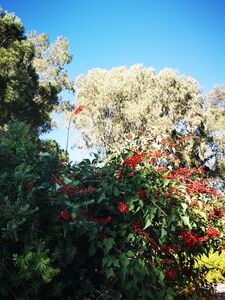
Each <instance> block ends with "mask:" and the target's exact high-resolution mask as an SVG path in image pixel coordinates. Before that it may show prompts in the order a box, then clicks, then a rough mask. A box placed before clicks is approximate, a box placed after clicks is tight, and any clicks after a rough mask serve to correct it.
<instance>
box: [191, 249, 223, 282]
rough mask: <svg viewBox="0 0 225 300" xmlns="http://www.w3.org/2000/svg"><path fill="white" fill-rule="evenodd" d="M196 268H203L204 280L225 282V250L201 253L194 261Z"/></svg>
mask: <svg viewBox="0 0 225 300" xmlns="http://www.w3.org/2000/svg"><path fill="white" fill-rule="evenodd" d="M196 265H197V267H198V268H202V269H205V271H206V276H205V278H206V280H207V281H209V282H217V283H218V282H220V283H225V251H224V250H223V251H216V252H210V253H209V255H208V256H206V255H204V254H203V255H202V256H201V257H200V258H199V260H197V263H196Z"/></svg>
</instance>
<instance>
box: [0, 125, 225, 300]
mask: <svg viewBox="0 0 225 300" xmlns="http://www.w3.org/2000/svg"><path fill="white" fill-rule="evenodd" d="M129 138H131V136H129ZM188 140H189V138H187V137H181V138H180V140H179V141H178V142H177V146H176V147H175V146H174V145H172V146H171V144H170V142H169V141H166V142H165V141H159V142H158V143H155V144H152V142H151V139H148V138H147V137H142V138H140V137H138V136H137V137H135V138H134V140H128V144H127V147H126V149H124V150H123V151H122V152H118V153H112V154H111V156H110V157H109V159H108V161H106V162H105V163H101V162H99V161H98V160H97V158H96V159H95V160H94V161H93V162H92V163H90V161H88V160H84V161H82V162H81V163H80V164H78V165H73V166H71V165H70V164H68V163H67V162H66V161H64V159H63V153H62V152H60V151H59V149H58V148H57V145H55V144H54V143H53V142H41V141H40V140H38V138H37V137H36V136H35V134H32V131H30V129H29V128H28V127H27V126H26V125H24V124H23V123H19V124H18V123H17V124H14V125H11V126H10V128H9V129H8V130H7V131H6V132H4V133H3V134H2V137H1V140H0V163H1V170H0V198H1V204H0V211H1V220H0V228H1V236H0V243H1V245H3V246H4V247H1V250H0V251H1V252H0V255H1V260H0V264H1V266H0V270H1V271H0V272H1V273H0V277H1V280H0V295H1V298H3V299H62V297H63V298H64V299H129V298H130V299H203V297H205V298H206V299H207V298H208V299H212V298H209V297H212V296H211V295H210V293H211V291H212V288H211V286H210V285H209V284H208V283H207V282H206V281H204V280H203V279H202V278H203V277H202V275H203V273H202V272H205V270H201V269H196V267H195V262H196V260H197V258H198V257H199V254H201V253H205V254H206V255H207V253H209V251H210V250H211V249H218V250H220V249H221V246H222V243H223V239H224V235H223V231H224V222H225V219H224V211H223V209H222V201H223V197H222V195H220V194H219V192H218V191H217V190H216V189H214V188H213V186H212V185H211V182H210V180H209V179H207V178H206V177H205V174H204V169H203V168H202V167H201V166H196V168H193V169H188V168H186V167H185V165H183V164H184V161H183V159H182V156H181V155H180V156H179V147H180V148H182V147H183V146H184V144H185V143H188ZM175 148H176V149H175ZM174 149H175V150H176V151H175V150H174ZM175 153H176V154H175ZM218 199H220V203H221V207H218ZM216 203H217V204H216Z"/></svg>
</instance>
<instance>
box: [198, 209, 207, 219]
mask: <svg viewBox="0 0 225 300" xmlns="http://www.w3.org/2000/svg"><path fill="white" fill-rule="evenodd" d="M199 215H200V216H201V217H203V218H204V219H205V220H207V217H206V213H205V212H204V211H200V212H199Z"/></svg>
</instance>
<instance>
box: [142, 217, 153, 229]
mask: <svg viewBox="0 0 225 300" xmlns="http://www.w3.org/2000/svg"><path fill="white" fill-rule="evenodd" d="M151 224H152V220H151V219H148V220H147V221H146V223H145V227H144V228H143V229H144V230H145V229H146V228H148V227H149V226H150V225H151Z"/></svg>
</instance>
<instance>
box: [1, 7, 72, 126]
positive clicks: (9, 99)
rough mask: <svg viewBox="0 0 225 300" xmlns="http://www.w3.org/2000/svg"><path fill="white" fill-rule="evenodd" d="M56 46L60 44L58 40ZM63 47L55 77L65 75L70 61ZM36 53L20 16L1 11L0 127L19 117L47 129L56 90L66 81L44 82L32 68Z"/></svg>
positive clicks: (66, 48)
mask: <svg viewBox="0 0 225 300" xmlns="http://www.w3.org/2000/svg"><path fill="white" fill-rule="evenodd" d="M57 46H58V47H61V45H60V44H59V43H58V44H57V45H56V46H55V47H57ZM45 50H46V51H47V48H46V49H45ZM63 50H64V52H63V53H64V57H65V59H64V60H63V61H62V60H61V61H60V66H59V68H58V69H59V71H58V73H57V74H56V75H55V76H57V78H59V74H60V72H61V71H62V72H63V74H65V72H64V65H65V64H66V63H69V62H70V60H71V56H70V55H69V54H68V44H66V46H65V42H64V49H63ZM65 54H66V55H65ZM37 56H40V53H39V52H38V51H37V45H35V44H34V42H32V41H31V39H28V38H27V37H26V35H25V31H24V28H23V26H22V23H21V21H20V20H19V18H18V17H16V16H15V15H14V14H12V13H8V12H4V11H0V126H3V125H4V124H7V123H8V122H9V121H15V120H19V121H25V122H27V123H29V124H30V125H31V127H32V128H34V129H41V131H47V130H48V129H50V127H51V119H50V116H49V113H50V112H51V111H52V110H53V109H54V108H55V106H57V105H58V104H59V99H60V98H59V93H60V92H61V90H62V89H63V88H65V84H64V83H62V84H61V82H59V80H53V79H54V78H52V76H51V80H50V79H49V80H46V81H45V82H43V80H41V76H40V74H39V72H38V70H37V68H36V67H35V61H36V58H37ZM56 60H57V61H55V62H54V61H53V62H52V65H53V66H57V65H59V63H58V58H57V57H56ZM49 72H50V71H49V67H48V73H49ZM42 73H43V70H42ZM65 76H66V75H64V77H65ZM42 77H43V74H42ZM66 88H68V87H66Z"/></svg>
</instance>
